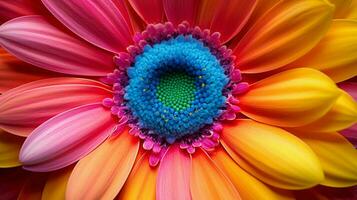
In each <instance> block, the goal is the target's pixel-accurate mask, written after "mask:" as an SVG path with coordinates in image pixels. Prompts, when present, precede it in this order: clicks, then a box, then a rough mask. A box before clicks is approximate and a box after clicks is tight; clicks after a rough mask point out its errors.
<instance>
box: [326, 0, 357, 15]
mask: <svg viewBox="0 0 357 200" xmlns="http://www.w3.org/2000/svg"><path fill="white" fill-rule="evenodd" d="M329 1H330V2H331V3H332V4H334V5H335V7H336V11H335V19H357V0H329Z"/></svg>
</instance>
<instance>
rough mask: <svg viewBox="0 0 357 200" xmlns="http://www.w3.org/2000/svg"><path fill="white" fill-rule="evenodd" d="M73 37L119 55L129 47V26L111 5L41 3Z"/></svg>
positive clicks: (82, 0) (73, 0)
mask: <svg viewBox="0 0 357 200" xmlns="http://www.w3.org/2000/svg"><path fill="white" fill-rule="evenodd" d="M42 2H43V3H44V4H45V6H46V7H47V9H48V10H49V11H50V12H51V13H52V14H53V15H54V16H55V17H56V18H57V19H58V20H59V21H61V22H62V23H63V24H64V25H65V26H67V27H68V28H69V29H70V30H72V31H73V32H74V33H76V34H77V35H79V36H80V37H82V38H83V39H85V40H87V41H88V42H90V43H92V44H95V45H97V46H99V47H101V48H103V49H106V50H109V51H112V52H116V53H119V52H121V51H123V50H125V48H126V47H127V46H129V45H130V43H131V41H132V40H131V32H130V26H129V25H128V23H127V22H126V20H125V14H124V15H123V14H122V13H121V12H120V10H119V8H118V7H117V6H116V5H115V3H114V2H113V1H103V0H99V1H88V0H42Z"/></svg>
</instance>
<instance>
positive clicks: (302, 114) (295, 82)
mask: <svg viewBox="0 0 357 200" xmlns="http://www.w3.org/2000/svg"><path fill="white" fill-rule="evenodd" d="M339 95H340V91H339V90H338V88H337V87H336V85H335V84H334V82H333V81H332V80H330V79H329V78H328V77H327V76H326V75H325V74H323V73H321V72H319V71H317V70H314V69H308V68H298V69H292V70H288V71H284V72H281V73H279V74H275V75H273V76H270V77H268V78H266V79H263V80H261V81H259V82H256V83H254V84H253V85H251V87H250V90H249V91H248V92H247V93H245V94H243V95H242V96H241V97H239V100H240V102H241V103H240V107H241V109H242V113H243V114H244V115H246V116H248V117H250V118H252V119H254V120H257V121H260V122H264V123H267V124H272V125H277V126H283V127H296V126H302V125H305V124H308V123H310V122H312V121H315V120H317V119H318V118H320V117H322V116H323V115H325V114H326V113H327V112H328V111H329V110H330V108H331V107H332V106H333V104H334V102H335V101H336V99H337V98H338V97H339Z"/></svg>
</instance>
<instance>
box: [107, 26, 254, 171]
mask: <svg viewBox="0 0 357 200" xmlns="http://www.w3.org/2000/svg"><path fill="white" fill-rule="evenodd" d="M219 36H220V34H219V33H216V32H215V33H210V31H209V30H202V29H200V28H199V27H190V26H189V24H188V23H187V22H182V23H181V24H179V25H177V26H176V27H175V26H174V25H173V24H172V23H170V22H167V23H165V24H155V25H152V24H150V25H148V26H147V28H146V29H145V30H144V31H143V32H141V33H137V34H136V35H135V36H134V37H133V40H134V45H131V46H129V47H128V48H127V52H121V53H119V54H118V55H116V56H115V57H114V62H115V64H116V66H117V68H116V69H115V70H114V72H113V73H110V74H108V75H107V77H106V78H105V79H104V80H103V81H105V82H107V83H108V84H112V85H113V91H114V95H113V98H106V99H104V100H103V105H104V106H105V107H108V108H110V110H111V112H112V114H113V115H116V116H117V117H118V118H119V121H118V125H117V132H120V130H123V129H124V128H125V127H128V126H129V128H130V130H129V133H130V134H131V135H134V136H137V137H139V138H140V139H142V140H143V143H142V145H143V149H145V150H151V151H152V153H151V154H150V158H149V163H150V165H152V166H155V165H157V164H158V163H159V162H160V159H161V158H162V156H163V155H165V152H166V151H167V149H168V146H169V145H171V144H173V143H178V144H179V146H180V148H182V149H185V150H187V152H188V153H190V154H192V153H194V152H195V149H196V148H198V147H200V148H203V149H205V150H206V151H211V150H213V149H214V148H215V147H216V146H217V145H218V144H219V138H220V133H221V131H222V124H221V121H222V120H234V119H235V118H236V116H237V115H236V114H237V113H239V112H240V108H239V106H238V104H239V100H238V99H236V98H235V97H234V96H235V95H238V94H241V93H243V92H245V91H246V90H247V89H248V84H247V83H244V82H240V81H241V74H240V71H239V70H238V69H235V67H234V62H233V61H234V56H232V51H231V50H230V49H228V48H227V47H226V46H223V45H221V43H220V41H219Z"/></svg>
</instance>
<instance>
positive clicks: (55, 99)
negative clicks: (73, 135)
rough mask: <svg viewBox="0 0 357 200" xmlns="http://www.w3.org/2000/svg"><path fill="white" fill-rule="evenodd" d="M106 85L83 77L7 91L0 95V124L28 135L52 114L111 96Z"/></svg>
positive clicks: (45, 81)
mask: <svg viewBox="0 0 357 200" xmlns="http://www.w3.org/2000/svg"><path fill="white" fill-rule="evenodd" d="M111 96H112V92H111V91H110V90H109V87H107V86H106V85H104V84H102V83H100V82H98V81H94V80H90V79H83V78H50V79H44V80H39V81H34V82H31V83H28V84H25V85H22V86H19V87H17V88H14V89H11V90H8V91H7V92H5V93H3V94H2V95H1V96H0V127H1V128H3V129H5V130H6V131H8V132H10V133H13V134H15V135H19V136H27V135H28V134H30V133H31V131H32V130H33V129H35V128H36V127H37V126H39V125H41V124H42V123H43V122H45V121H47V120H48V119H50V118H51V117H53V116H55V115H57V114H59V113H62V112H64V111H67V110H69V109H72V108H75V107H78V106H81V105H86V104H91V103H98V102H102V100H103V99H104V98H106V97H111Z"/></svg>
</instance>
